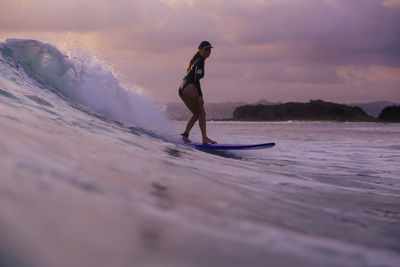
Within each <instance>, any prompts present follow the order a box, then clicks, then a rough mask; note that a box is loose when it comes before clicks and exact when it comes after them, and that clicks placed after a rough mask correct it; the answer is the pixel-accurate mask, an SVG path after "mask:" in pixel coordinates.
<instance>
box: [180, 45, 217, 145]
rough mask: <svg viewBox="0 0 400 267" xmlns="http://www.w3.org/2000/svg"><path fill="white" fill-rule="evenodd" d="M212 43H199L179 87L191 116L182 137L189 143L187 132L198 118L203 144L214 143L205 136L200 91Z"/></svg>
mask: <svg viewBox="0 0 400 267" xmlns="http://www.w3.org/2000/svg"><path fill="white" fill-rule="evenodd" d="M211 48H213V47H212V45H211V44H210V42H208V41H203V42H201V43H200V45H199V50H198V51H197V53H196V54H195V55H194V56H193V58H192V59H191V60H190V63H189V67H188V68H187V70H186V75H185V77H184V78H183V81H182V84H181V86H180V87H179V91H178V92H179V96H180V97H181V98H182V100H183V102H184V103H185V105H186V107H187V108H188V109H189V110H190V111H191V112H192V114H193V116H192V118H190V120H189V121H188V123H187V125H186V130H185V132H184V133H183V134H181V135H182V139H183V141H184V142H186V143H190V142H191V141H190V139H189V132H190V130H191V129H192V127H193V125H194V124H195V123H196V121H197V120H199V126H200V130H201V135H202V137H203V144H216V143H217V142H215V141H214V140H212V139H210V138H208V137H207V131H206V112H205V110H204V100H203V93H202V92H201V86H200V79H201V78H203V77H204V61H205V60H206V58H208V57H209V56H210V54H211Z"/></svg>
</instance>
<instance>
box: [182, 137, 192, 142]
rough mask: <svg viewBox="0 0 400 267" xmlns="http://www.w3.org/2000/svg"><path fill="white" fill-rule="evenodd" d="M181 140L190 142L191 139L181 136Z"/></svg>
mask: <svg viewBox="0 0 400 267" xmlns="http://www.w3.org/2000/svg"><path fill="white" fill-rule="evenodd" d="M182 140H183V142H185V143H191V142H192V141H190V139H189V137H187V136H182Z"/></svg>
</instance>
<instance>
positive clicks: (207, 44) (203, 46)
mask: <svg viewBox="0 0 400 267" xmlns="http://www.w3.org/2000/svg"><path fill="white" fill-rule="evenodd" d="M207 47H210V48H214V47H213V46H212V45H211V44H210V42H209V41H203V42H201V43H200V45H199V49H200V48H207Z"/></svg>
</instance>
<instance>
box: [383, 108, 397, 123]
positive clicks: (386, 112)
mask: <svg viewBox="0 0 400 267" xmlns="http://www.w3.org/2000/svg"><path fill="white" fill-rule="evenodd" d="M379 120H380V121H384V122H400V106H389V107H386V108H384V109H383V110H382V112H381V114H379Z"/></svg>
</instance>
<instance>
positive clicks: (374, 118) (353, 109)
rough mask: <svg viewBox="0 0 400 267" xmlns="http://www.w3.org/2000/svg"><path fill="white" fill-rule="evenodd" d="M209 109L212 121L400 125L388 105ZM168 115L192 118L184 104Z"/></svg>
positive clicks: (395, 108) (398, 110)
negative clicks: (291, 121) (395, 123)
mask: <svg viewBox="0 0 400 267" xmlns="http://www.w3.org/2000/svg"><path fill="white" fill-rule="evenodd" d="M205 108H206V112H207V119H208V120H234V121H289V120H299V121H342V122H344V121H348V122H400V105H397V104H396V103H393V102H388V101H377V102H372V103H366V104H350V105H344V104H337V103H332V102H325V101H323V100H310V101H309V102H308V103H299V102H288V103H271V102H268V101H266V100H261V101H259V102H257V103H255V104H250V105H249V104H246V103H243V102H237V103H232V102H227V103H219V104H206V107H205ZM166 114H167V117H168V118H170V119H175V120H186V119H188V118H189V117H190V112H189V111H188V110H186V107H185V106H184V105H183V103H171V104H167V110H166Z"/></svg>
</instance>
